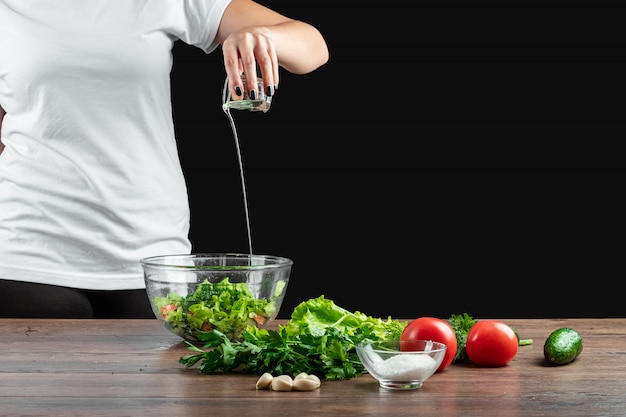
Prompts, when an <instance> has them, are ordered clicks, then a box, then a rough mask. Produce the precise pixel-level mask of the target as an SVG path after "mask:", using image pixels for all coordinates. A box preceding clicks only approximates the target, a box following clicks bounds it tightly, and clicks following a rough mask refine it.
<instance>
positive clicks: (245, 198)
mask: <svg viewBox="0 0 626 417" xmlns="http://www.w3.org/2000/svg"><path fill="white" fill-rule="evenodd" d="M223 110H224V113H226V116H227V117H228V120H229V121H230V127H231V129H232V131H233V137H234V139H235V149H236V151H237V162H238V163H239V176H240V178H241V191H242V193H243V208H244V212H245V216H246V230H247V232H248V250H249V251H250V255H253V254H254V252H253V251H252V232H251V231H250V210H249V208H248V192H247V191H246V180H245V176H244V173H243V159H242V157H241V147H240V145H239V135H237V128H236V127H235V120H234V119H233V115H232V114H230V108H229V107H228V106H223Z"/></svg>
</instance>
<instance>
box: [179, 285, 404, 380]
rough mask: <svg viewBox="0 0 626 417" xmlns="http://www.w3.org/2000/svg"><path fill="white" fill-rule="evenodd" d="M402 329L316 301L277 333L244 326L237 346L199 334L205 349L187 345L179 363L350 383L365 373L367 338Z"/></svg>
mask: <svg viewBox="0 0 626 417" xmlns="http://www.w3.org/2000/svg"><path fill="white" fill-rule="evenodd" d="M406 325H407V322H405V321H399V320H393V319H391V318H388V319H387V320H383V319H380V318H374V317H371V316H367V315H365V314H363V313H361V312H358V311H357V312H351V311H348V310H346V309H344V308H342V307H340V306H337V305H336V304H335V303H334V302H333V301H331V300H328V299H325V298H324V296H320V297H318V298H314V299H310V300H308V301H305V302H302V303H301V304H300V305H298V306H297V307H296V308H295V309H294V311H293V313H292V315H291V318H290V320H289V321H288V322H287V323H286V324H284V325H279V326H278V328H277V330H267V329H259V328H257V327H255V326H248V327H247V329H246V330H245V331H244V332H243V333H242V334H241V338H240V339H238V340H236V341H233V340H230V339H229V338H228V337H226V336H225V335H224V334H223V333H221V332H219V331H216V330H211V331H208V332H202V331H200V332H198V338H199V339H200V340H201V341H202V342H203V343H204V346H203V348H199V347H197V346H194V345H192V344H191V343H189V342H185V343H187V345H188V348H189V349H190V350H191V351H193V352H194V353H193V354H191V355H186V356H182V357H181V358H180V360H179V362H180V363H182V364H184V365H186V366H187V367H192V366H194V365H196V364H198V370H200V371H201V372H203V373H219V372H231V371H242V372H255V373H258V374H262V373H264V372H268V373H271V374H290V375H296V374H298V373H300V372H306V373H308V374H313V375H317V376H318V377H320V378H325V379H327V380H340V379H350V378H353V377H355V376H358V375H360V374H363V373H366V370H365V368H364V367H363V365H362V364H361V361H360V360H359V358H358V356H357V354H356V348H355V346H356V344H358V343H359V342H360V341H362V340H364V339H366V338H367V339H370V340H387V339H396V340H397V339H399V337H400V335H401V333H402V330H404V328H405V327H406Z"/></svg>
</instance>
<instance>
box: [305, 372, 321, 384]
mask: <svg viewBox="0 0 626 417" xmlns="http://www.w3.org/2000/svg"><path fill="white" fill-rule="evenodd" d="M306 378H307V379H310V380H312V381H315V382H316V383H317V386H318V387H319V386H320V385H321V384H322V381H320V379H319V378H318V377H317V375H313V374H311V375H307V377H306Z"/></svg>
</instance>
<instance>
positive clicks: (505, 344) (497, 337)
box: [465, 320, 518, 367]
mask: <svg viewBox="0 0 626 417" xmlns="http://www.w3.org/2000/svg"><path fill="white" fill-rule="evenodd" d="M517 348H518V341H517V335H516V334H515V331H514V330H513V329H512V328H511V327H509V325H507V324H506V323H503V322H501V321H498V320H479V321H477V322H476V324H474V325H473V326H472V328H471V329H470V331H469V333H468V334H467V341H466V344H465V351H466V352H467V357H468V358H469V360H470V361H472V362H473V363H474V364H476V365H478V366H489V367H496V366H504V365H506V364H508V363H509V362H511V361H512V360H513V358H514V357H515V355H517Z"/></svg>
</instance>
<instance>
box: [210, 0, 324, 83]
mask: <svg viewBox="0 0 626 417" xmlns="http://www.w3.org/2000/svg"><path fill="white" fill-rule="evenodd" d="M216 41H217V42H218V43H220V44H221V45H222V52H223V54H224V68H225V70H226V73H227V75H228V78H229V81H230V85H231V86H233V88H234V87H235V86H241V85H242V82H241V74H242V73H244V74H246V76H247V77H248V79H249V80H250V81H253V83H252V84H253V85H256V84H255V83H254V81H256V68H257V65H258V67H259V69H260V71H261V76H262V77H263V81H264V82H265V84H266V85H268V86H276V87H277V86H278V84H279V80H278V78H279V71H278V69H279V66H280V67H282V68H284V69H286V70H287V71H289V72H292V73H294V74H306V73H309V72H312V71H314V70H316V69H317V68H319V67H320V66H322V65H324V64H325V63H326V62H327V61H328V59H329V52H328V46H327V45H326V41H325V40H324V38H323V36H322V34H321V33H320V32H319V30H317V29H316V28H315V27H314V26H312V25H310V24H308V23H305V22H303V21H300V20H294V19H291V18H288V17H286V16H283V15H282V14H280V13H278V12H275V11H274V10H271V9H269V8H267V7H265V6H262V5H260V4H258V3H255V2H254V1H252V0H232V1H231V3H230V4H229V5H228V7H227V8H226V11H225V13H224V16H223V17H222V21H221V23H220V27H219V30H218V33H217V38H216Z"/></svg>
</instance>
